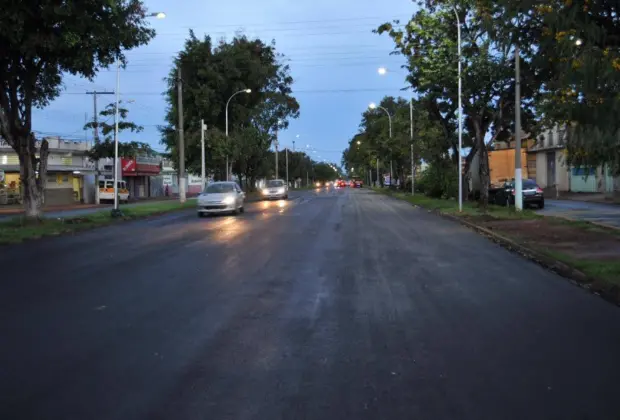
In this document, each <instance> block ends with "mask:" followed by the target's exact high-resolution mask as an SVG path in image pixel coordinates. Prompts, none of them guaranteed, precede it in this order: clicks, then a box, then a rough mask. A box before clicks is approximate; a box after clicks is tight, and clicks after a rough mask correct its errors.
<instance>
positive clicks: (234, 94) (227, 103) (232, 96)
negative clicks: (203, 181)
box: [226, 89, 252, 181]
mask: <svg viewBox="0 0 620 420" xmlns="http://www.w3.org/2000/svg"><path fill="white" fill-rule="evenodd" d="M240 93H252V89H243V90H240V91H238V92H235V93H233V94H232V95H230V98H228V101H226V145H228V105H229V104H230V100H231V99H232V98H234V97H235V96H237V95H239V94H240ZM228 172H229V171H228V152H227V153H226V181H228Z"/></svg>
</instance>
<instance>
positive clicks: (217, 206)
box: [198, 182, 245, 217]
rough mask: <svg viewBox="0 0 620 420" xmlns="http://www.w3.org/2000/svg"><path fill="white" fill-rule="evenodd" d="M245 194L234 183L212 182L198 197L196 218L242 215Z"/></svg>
mask: <svg viewBox="0 0 620 420" xmlns="http://www.w3.org/2000/svg"><path fill="white" fill-rule="evenodd" d="M244 203H245V193H244V192H243V191H241V188H239V186H238V185H237V183H236V182H213V183H211V184H209V185H207V188H205V189H204V191H203V192H202V193H201V194H200V195H199V196H198V217H202V216H204V215H207V214H214V213H233V214H238V213H243V211H244V207H243V205H244Z"/></svg>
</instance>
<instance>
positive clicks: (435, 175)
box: [415, 161, 458, 198]
mask: <svg viewBox="0 0 620 420" xmlns="http://www.w3.org/2000/svg"><path fill="white" fill-rule="evenodd" d="M456 175H457V170H456V168H455V167H454V165H453V164H452V162H450V161H441V162H434V163H431V164H430V165H429V166H428V167H427V168H426V169H425V170H424V172H422V174H421V176H420V177H419V178H418V179H417V180H416V185H415V186H416V191H419V192H421V193H424V194H425V195H427V196H429V197H432V198H452V197H456V195H457V193H458V178H457V176H456Z"/></svg>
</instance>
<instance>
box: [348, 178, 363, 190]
mask: <svg viewBox="0 0 620 420" xmlns="http://www.w3.org/2000/svg"><path fill="white" fill-rule="evenodd" d="M350 186H351V188H362V186H363V183H362V180H361V179H360V178H353V179H352V180H351V183H350Z"/></svg>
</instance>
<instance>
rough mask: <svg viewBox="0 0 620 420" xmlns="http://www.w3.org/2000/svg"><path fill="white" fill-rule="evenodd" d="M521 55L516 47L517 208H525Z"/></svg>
mask: <svg viewBox="0 0 620 420" xmlns="http://www.w3.org/2000/svg"><path fill="white" fill-rule="evenodd" d="M520 66H521V57H520V56H519V46H518V45H517V46H516V47H515V143H516V144H515V209H516V210H517V211H521V210H523V192H522V190H523V188H522V187H523V184H522V180H521V72H520V70H521V69H520Z"/></svg>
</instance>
